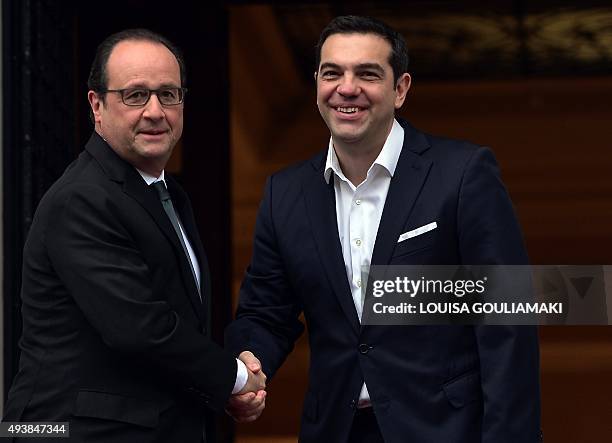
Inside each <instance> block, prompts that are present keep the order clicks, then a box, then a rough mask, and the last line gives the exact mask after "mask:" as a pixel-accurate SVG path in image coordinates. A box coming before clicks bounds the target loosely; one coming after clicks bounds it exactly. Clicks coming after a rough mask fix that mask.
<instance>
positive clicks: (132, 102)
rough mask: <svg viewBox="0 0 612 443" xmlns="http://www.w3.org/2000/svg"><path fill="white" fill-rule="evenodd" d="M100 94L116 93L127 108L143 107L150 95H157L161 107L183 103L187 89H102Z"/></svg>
mask: <svg viewBox="0 0 612 443" xmlns="http://www.w3.org/2000/svg"><path fill="white" fill-rule="evenodd" d="M100 92H118V93H119V94H121V101H122V102H123V104H124V105H127V106H144V105H146V104H147V103H148V102H149V99H150V98H151V94H155V95H157V99H158V100H159V102H160V103H161V104H162V105H163V106H176V105H180V104H181V103H183V100H184V99H185V93H186V92H187V88H160V89H144V88H128V89H104V90H102V91H100Z"/></svg>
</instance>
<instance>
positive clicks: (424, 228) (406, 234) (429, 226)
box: [397, 222, 438, 243]
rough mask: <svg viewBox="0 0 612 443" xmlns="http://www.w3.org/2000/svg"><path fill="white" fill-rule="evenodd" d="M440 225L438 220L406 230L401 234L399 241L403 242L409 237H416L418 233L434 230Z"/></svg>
mask: <svg viewBox="0 0 612 443" xmlns="http://www.w3.org/2000/svg"><path fill="white" fill-rule="evenodd" d="M437 227H438V224H437V223H436V222H431V223H429V224H426V225H423V226H421V227H420V228H416V229H413V230H412V231H408V232H404V233H403V234H402V235H400V236H399V238H398V239H397V242H398V243H399V242H403V241H404V240H408V239H409V238H413V237H416V236H417V235H421V234H425V233H426V232H429V231H433V230H434V229H436V228H437Z"/></svg>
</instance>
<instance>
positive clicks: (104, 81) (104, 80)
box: [87, 28, 187, 117]
mask: <svg viewBox="0 0 612 443" xmlns="http://www.w3.org/2000/svg"><path fill="white" fill-rule="evenodd" d="M126 40H136V41H148V42H152V43H159V44H161V45H164V46H165V47H166V48H168V50H169V51H170V52H171V53H172V55H174V57H175V58H176V61H177V62H178V65H179V69H180V73H181V86H185V83H186V81H187V74H186V72H185V61H184V60H183V55H182V54H181V51H180V50H179V48H178V47H177V46H175V45H174V44H173V43H172V42H171V41H170V40H168V39H167V38H166V37H164V36H162V35H160V34H157V33H156V32H153V31H149V30H148V29H144V28H137V29H126V30H124V31H119V32H116V33H115V34H112V35H109V36H108V37H106V38H105V39H104V41H103V42H102V43H100V45H99V46H98V49H97V50H96V55H95V56H94V59H93V62H92V63H91V70H90V71H89V78H88V79H87V87H88V88H89V89H90V90H92V91H95V92H96V93H98V94H101V97H102V100H104V90H105V89H106V88H107V86H108V73H107V71H106V65H107V64H108V59H109V57H110V55H111V52H113V49H114V48H115V46H116V45H117V44H118V43H120V42H123V41H126ZM92 117H93V116H92Z"/></svg>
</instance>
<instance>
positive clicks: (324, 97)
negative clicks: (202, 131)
mask: <svg viewBox="0 0 612 443" xmlns="http://www.w3.org/2000/svg"><path fill="white" fill-rule="evenodd" d="M407 69H408V54H407V50H406V45H405V42H404V40H403V38H402V37H401V35H399V34H398V33H397V32H395V31H394V30H392V29H390V28H389V27H388V26H386V25H385V24H383V23H381V22H379V21H376V20H373V19H369V18H365V17H355V16H346V17H338V18H336V19H334V20H333V21H332V22H331V23H330V24H329V25H328V26H327V27H326V28H325V29H324V30H323V32H322V34H321V37H320V39H319V44H318V46H317V70H316V73H315V79H316V86H317V105H318V108H319V112H320V113H321V116H322V117H323V120H324V121H325V123H326V124H327V126H328V128H329V130H330V133H331V137H330V140H329V144H328V146H327V149H326V150H325V151H323V152H321V153H320V154H319V155H317V156H316V157H314V158H313V159H311V160H309V161H306V162H304V163H302V164H299V165H296V166H293V167H290V168H288V169H286V170H284V171H281V172H279V173H277V174H274V175H273V176H271V177H270V178H269V179H268V181H267V183H266V187H265V194H264V198H263V201H262V203H261V206H260V209H259V214H258V218H257V226H256V230H255V241H254V249H253V257H252V261H251V265H250V267H249V269H248V270H247V273H246V276H245V278H244V281H243V284H242V288H241V291H240V302H239V306H238V310H237V314H236V320H235V321H234V322H233V323H232V324H231V325H230V326H229V327H228V329H227V330H226V343H227V344H228V345H229V346H230V348H231V349H232V350H233V351H234V352H235V355H238V353H240V352H245V351H251V352H252V353H253V354H254V355H255V356H256V357H258V358H259V360H260V361H261V364H262V367H263V370H264V371H265V372H266V373H267V374H269V375H273V374H274V373H275V372H276V370H277V369H278V368H279V366H280V365H281V364H282V362H283V361H284V359H285V357H286V356H287V354H288V353H289V352H290V351H291V349H292V348H293V344H294V342H295V340H296V339H297V337H298V336H299V335H300V334H301V333H302V331H303V329H304V328H303V325H302V324H301V322H300V321H299V320H298V317H299V316H300V314H301V313H304V316H305V319H306V322H307V324H308V333H309V343H310V350H311V355H310V369H309V384H308V391H307V394H306V398H305V400H304V411H303V416H302V426H301V432H300V441H301V442H313V443H315V442H335V443H342V442H350V443H380V442H387V443H406V442H414V443H440V442H453V443H517V442H521V443H534V442H537V441H539V439H540V431H539V423H540V394H539V361H538V342H537V333H536V330H535V328H533V327H513V326H489V327H487V326H370V325H364V324H361V319H362V309H363V307H362V297H361V286H362V282H361V269H362V267H366V268H367V267H369V266H370V265H436V264H457V265H460V264H482V265H485V264H524V263H526V262H527V256H526V253H525V249H524V246H523V240H522V236H521V232H520V229H519V226H518V223H517V220H516V217H515V215H514V211H513V208H512V204H511V202H510V199H509V197H508V194H507V192H506V190H505V188H504V186H503V184H502V182H501V180H500V178H499V171H498V168H497V165H496V162H495V159H494V157H493V154H492V153H491V151H490V150H488V149H486V148H484V147H480V146H476V145H472V144H470V143H467V142H460V141H455V140H450V139H446V138H441V137H436V136H432V135H429V134H426V133H423V132H421V131H419V130H417V129H415V128H414V127H412V126H411V125H410V124H409V123H408V122H406V121H404V120H402V119H399V118H397V117H396V116H395V112H396V111H397V110H398V109H399V108H400V107H401V106H402V105H403V103H404V101H405V100H406V95H407V93H408V91H409V89H410V75H409V74H408V72H407ZM406 233H415V234H414V235H406ZM416 233H418V234H416ZM251 397H252V395H251ZM257 407H258V405H257V403H256V402H255V401H252V400H251V399H250V397H249V396H246V395H245V396H242V397H235V398H234V399H233V400H232V401H230V410H231V411H232V413H233V414H234V416H237V417H238V418H239V419H240V417H244V416H249V417H251V418H252V417H254V416H256V415H258V414H259V410H258V409H256V408H257ZM251 410H253V411H255V412H252V413H251V412H250V411H251ZM249 414H250V415H249Z"/></svg>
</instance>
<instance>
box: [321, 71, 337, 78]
mask: <svg viewBox="0 0 612 443" xmlns="http://www.w3.org/2000/svg"><path fill="white" fill-rule="evenodd" d="M321 77H323V78H334V77H338V73H337V72H336V71H323V73H322V74H321Z"/></svg>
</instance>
